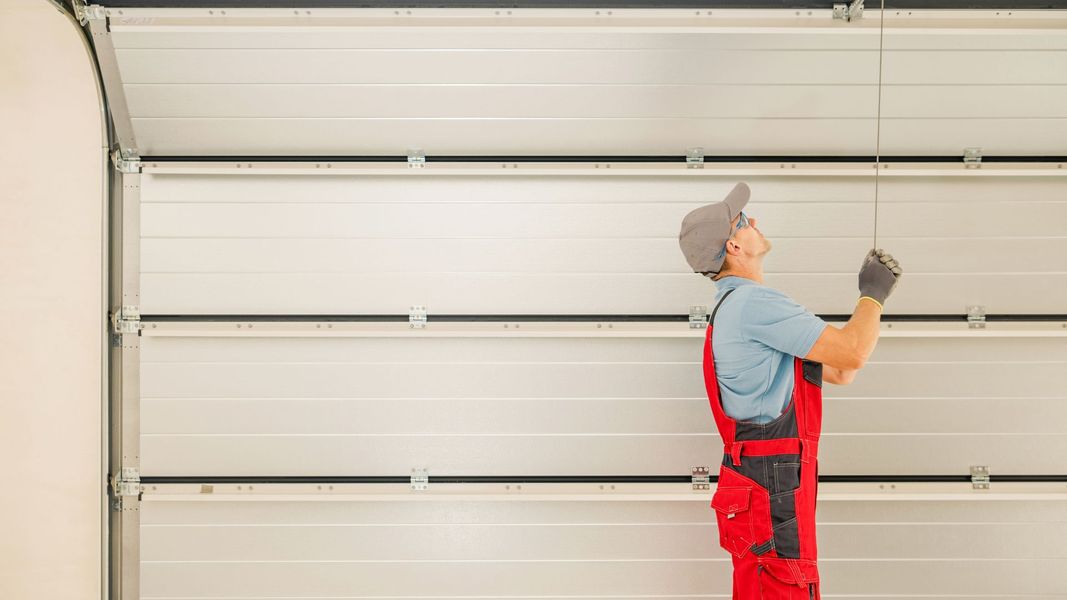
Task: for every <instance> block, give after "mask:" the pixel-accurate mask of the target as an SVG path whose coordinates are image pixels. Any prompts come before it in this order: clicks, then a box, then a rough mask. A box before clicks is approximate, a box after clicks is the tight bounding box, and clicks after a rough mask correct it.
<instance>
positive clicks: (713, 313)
mask: <svg viewBox="0 0 1067 600" xmlns="http://www.w3.org/2000/svg"><path fill="white" fill-rule="evenodd" d="M735 290H737V288H733V289H731V290H729V291H728V292H726V293H725V294H723V295H722V298H720V299H719V303H718V304H716V305H715V310H713V311H711V318H710V319H708V327H711V326H713V325H715V313H717V312H719V307H720V306H722V303H723V302H725V301H726V299H727V298H729V297H730V294H732V293H734V291H735Z"/></svg>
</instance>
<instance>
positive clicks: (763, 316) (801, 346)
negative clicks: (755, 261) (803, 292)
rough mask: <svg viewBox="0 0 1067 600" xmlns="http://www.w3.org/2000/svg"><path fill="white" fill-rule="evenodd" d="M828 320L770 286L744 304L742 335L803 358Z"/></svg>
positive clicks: (759, 291)
mask: <svg viewBox="0 0 1067 600" xmlns="http://www.w3.org/2000/svg"><path fill="white" fill-rule="evenodd" d="M826 326H827V323H826V321H823V320H822V319H820V318H819V317H817V316H815V315H814V314H812V313H811V312H810V311H808V309H806V308H804V307H803V306H801V305H799V304H797V302H796V301H795V300H793V299H792V298H790V297H789V296H786V295H785V294H783V293H782V292H779V291H778V290H775V289H772V288H760V289H758V290H757V291H756V293H754V294H752V295H751V297H750V298H749V301H748V302H746V303H745V306H744V309H743V311H742V316H741V335H742V336H743V337H744V338H745V339H746V340H750V341H756V342H759V343H761V344H764V345H766V346H769V347H771V348H774V349H775V350H777V351H779V352H784V353H786V354H789V355H792V356H798V357H800V358H804V357H805V356H807V355H808V353H809V352H811V348H812V346H814V345H815V342H816V340H818V339H819V336H820V335H822V332H823V330H824V329H825V328H826Z"/></svg>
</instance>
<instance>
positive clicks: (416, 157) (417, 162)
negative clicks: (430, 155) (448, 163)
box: [408, 150, 426, 169]
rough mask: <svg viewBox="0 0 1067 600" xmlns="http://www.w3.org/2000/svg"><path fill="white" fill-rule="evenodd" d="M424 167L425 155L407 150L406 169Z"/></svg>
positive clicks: (419, 151)
mask: <svg viewBox="0 0 1067 600" xmlns="http://www.w3.org/2000/svg"><path fill="white" fill-rule="evenodd" d="M424 166H426V153H425V152H423V151H422V150H408V168H411V169H421V168H423V167H424Z"/></svg>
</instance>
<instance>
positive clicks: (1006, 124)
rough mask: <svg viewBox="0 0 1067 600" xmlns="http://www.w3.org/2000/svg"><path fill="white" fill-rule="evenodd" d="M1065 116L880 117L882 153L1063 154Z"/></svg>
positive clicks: (1066, 131) (1066, 134)
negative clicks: (972, 150)
mask: <svg viewBox="0 0 1067 600" xmlns="http://www.w3.org/2000/svg"><path fill="white" fill-rule="evenodd" d="M1064 140H1067V119H1063V118H1056V119H1027V118H1020V119H992V118H990V119H981V120H978V119H937V118H925V119H884V118H883V119H882V131H881V145H880V148H881V154H882V155H883V156H893V155H898V156H899V155H905V156H907V155H916V154H926V155H931V156H961V155H962V154H963V150H964V149H965V148H972V147H976V148H981V149H982V152H983V153H984V154H985V155H986V156H1063V155H1064V154H1065V153H1067V143H1065V142H1064Z"/></svg>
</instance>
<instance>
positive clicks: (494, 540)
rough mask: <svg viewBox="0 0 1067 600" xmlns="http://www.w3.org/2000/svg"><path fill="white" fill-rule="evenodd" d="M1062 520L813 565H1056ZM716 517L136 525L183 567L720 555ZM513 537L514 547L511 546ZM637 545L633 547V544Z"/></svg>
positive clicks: (862, 545) (838, 555)
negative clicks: (1047, 542)
mask: <svg viewBox="0 0 1067 600" xmlns="http://www.w3.org/2000/svg"><path fill="white" fill-rule="evenodd" d="M1064 535H1067V523H1055V524H1050V523H1029V524H1021V523H992V524H983V525H978V524H973V523H972V524H960V523H922V524H910V523H894V524H890V525H887V524H883V523H867V524H826V523H823V524H822V525H820V527H819V546H820V549H821V550H822V551H821V552H820V558H821V559H823V560H833V559H849V558H850V559H856V558H863V557H878V558H883V559H908V558H911V559H953V558H956V559H958V558H959V557H961V556H967V557H968V558H972V559H976V560H981V559H992V560H995V559H998V558H999V559H1003V558H1009V557H1013V558H1019V559H1049V558H1056V559H1064V560H1065V562H1067V550H1064V549H1063V548H1062V547H1052V548H1044V547H1042V546H1041V545H1039V544H1035V543H1034V541H1035V540H1038V539H1041V538H1046V539H1062V538H1063V536H1064ZM718 539H719V537H718V532H717V530H716V527H715V525H714V516H713V515H711V514H708V515H706V516H705V517H704V519H703V522H701V523H685V524H679V525H657V524H639V525H622V524H620V525H610V526H604V525H598V524H582V525H566V526H560V525H548V524H545V525H536V526H533V527H531V526H524V525H479V524H461V525H419V526H417V527H412V526H408V527H404V526H398V525H390V524H361V525H356V526H351V525H299V526H294V525H255V526H225V525H223V526H219V525H210V526H197V525H184V526H181V527H154V526H142V529H141V543H142V544H143V545H144V551H142V553H141V558H142V559H143V560H145V561H147V562H157V561H161V562H162V561H166V562H172V561H183V560H191V559H195V560H198V561H221V562H226V561H265V562H266V561H353V562H355V561H375V560H377V561H443V560H448V561H456V562H460V561H479V560H488V559H490V558H491V559H493V560H501V561H504V560H601V561H604V560H663V559H676V560H686V559H694V558H701V559H716V558H721V550H720V549H719V547H718ZM519 540H521V543H519ZM635 540H640V543H639V544H635V543H634V541H635Z"/></svg>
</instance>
